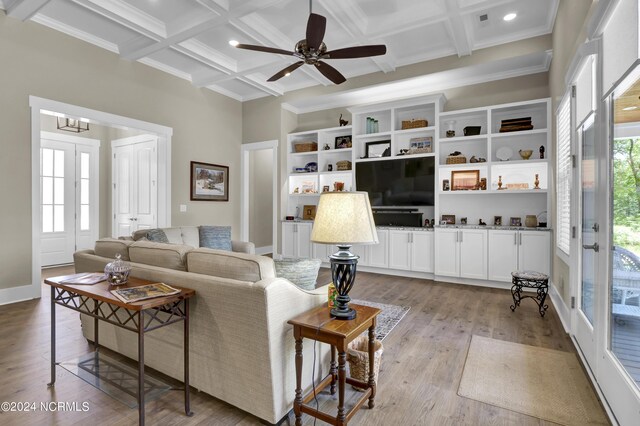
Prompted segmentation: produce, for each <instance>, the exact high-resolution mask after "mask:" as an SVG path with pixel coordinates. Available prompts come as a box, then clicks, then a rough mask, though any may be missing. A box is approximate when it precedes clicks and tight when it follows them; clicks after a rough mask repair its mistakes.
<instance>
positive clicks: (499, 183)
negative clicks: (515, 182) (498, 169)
mask: <svg viewBox="0 0 640 426" xmlns="http://www.w3.org/2000/svg"><path fill="white" fill-rule="evenodd" d="M498 189H502V176H498Z"/></svg>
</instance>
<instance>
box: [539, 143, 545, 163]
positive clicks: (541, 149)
mask: <svg viewBox="0 0 640 426" xmlns="http://www.w3.org/2000/svg"><path fill="white" fill-rule="evenodd" d="M538 151H539V152H540V159H541V160H543V159H544V145H540V149H539V150H538Z"/></svg>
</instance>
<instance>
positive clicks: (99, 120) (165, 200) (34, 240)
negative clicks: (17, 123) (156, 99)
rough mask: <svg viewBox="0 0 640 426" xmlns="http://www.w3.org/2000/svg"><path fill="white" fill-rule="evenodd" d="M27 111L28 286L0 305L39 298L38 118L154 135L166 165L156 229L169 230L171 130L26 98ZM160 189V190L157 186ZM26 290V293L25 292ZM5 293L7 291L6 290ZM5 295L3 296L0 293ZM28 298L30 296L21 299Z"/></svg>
mask: <svg viewBox="0 0 640 426" xmlns="http://www.w3.org/2000/svg"><path fill="white" fill-rule="evenodd" d="M29 106H30V108H31V229H32V230H33V231H32V233H31V283H29V284H25V285H24V288H25V290H22V288H23V287H16V288H20V290H19V291H18V290H16V291H15V292H14V291H12V292H8V293H6V296H4V297H6V299H5V298H4V297H0V303H12V302H16V301H19V300H24V299H25V298H33V297H40V286H41V269H42V264H41V258H40V232H36V230H38V229H40V223H41V217H40V208H39V205H40V137H41V134H40V132H41V130H40V114H49V115H55V116H58V117H60V116H65V117H67V116H68V117H71V118H76V119H82V120H83V121H88V122H89V123H94V124H101V125H108V126H111V127H116V128H120V129H127V128H135V129H138V130H143V131H146V132H150V133H155V134H157V135H158V163H160V162H166V164H167V166H166V174H165V175H164V176H162V177H160V176H159V177H158V187H159V188H165V191H164V192H163V193H158V226H162V227H168V226H171V185H170V182H171V137H172V135H173V129H172V128H171V127H166V126H161V125H159V124H154V123H149V122H146V121H141V120H136V119H133V118H129V117H124V116H120V115H115V114H110V113H108V112H103V111H98V110H93V109H89V108H84V107H80V106H77V105H71V104H66V103H64V102H58V101H54V100H51V99H45V98H40V97H37V96H29ZM161 185H162V186H161ZM27 288H28V289H30V290H27ZM6 290H9V289H6ZM1 294H2V295H5V293H1ZM25 294H26V295H30V296H25Z"/></svg>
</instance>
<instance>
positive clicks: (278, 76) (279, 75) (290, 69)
mask: <svg viewBox="0 0 640 426" xmlns="http://www.w3.org/2000/svg"><path fill="white" fill-rule="evenodd" d="M302 64H304V61H300V62H296V63H295V64H291V65H289V66H288V67H286V68H285V69H283V70H280V71H278V72H277V73H275V74H274V75H272V76H271V78H270V79H269V80H267V81H276V80H280V79H281V78H282V77H284V76H285V75H287V74H288V73H291V72H293V71H294V70H297V69H298V67H300V65H302Z"/></svg>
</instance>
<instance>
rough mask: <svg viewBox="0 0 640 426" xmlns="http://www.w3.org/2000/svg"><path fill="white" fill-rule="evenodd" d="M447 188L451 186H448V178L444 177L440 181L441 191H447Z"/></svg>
mask: <svg viewBox="0 0 640 426" xmlns="http://www.w3.org/2000/svg"><path fill="white" fill-rule="evenodd" d="M449 189H451V187H450V186H449V179H445V180H443V181H442V190H443V191H448V190H449Z"/></svg>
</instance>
